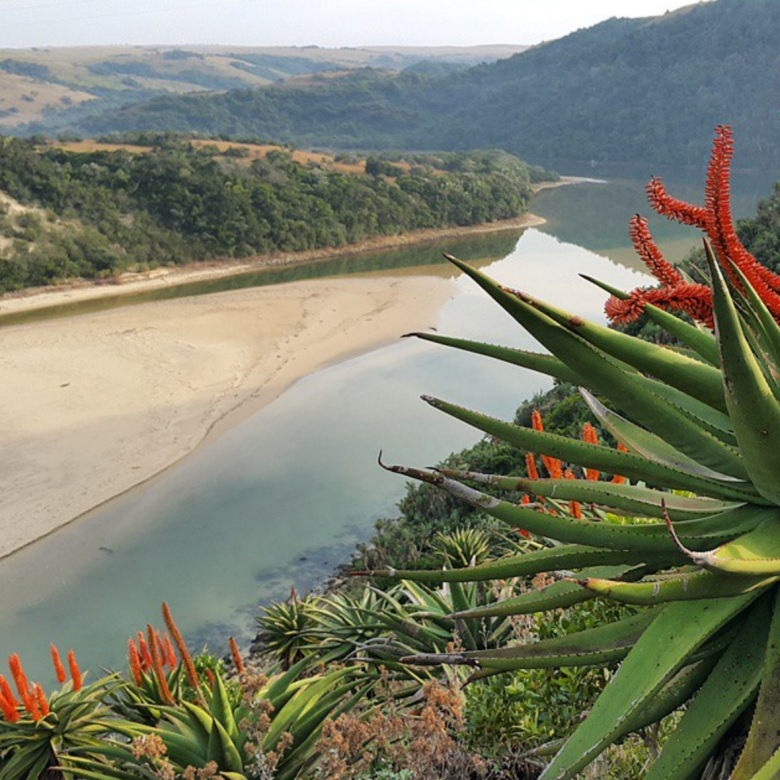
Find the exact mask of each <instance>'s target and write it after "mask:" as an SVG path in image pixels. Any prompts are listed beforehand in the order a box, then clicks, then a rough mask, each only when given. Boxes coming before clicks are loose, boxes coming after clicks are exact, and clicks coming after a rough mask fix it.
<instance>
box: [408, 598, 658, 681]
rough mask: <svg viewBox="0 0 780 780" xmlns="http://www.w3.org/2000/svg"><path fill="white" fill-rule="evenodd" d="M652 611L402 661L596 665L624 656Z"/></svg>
mask: <svg viewBox="0 0 780 780" xmlns="http://www.w3.org/2000/svg"><path fill="white" fill-rule="evenodd" d="M655 614H656V613H655V612H653V610H645V611H644V612H640V613H639V614H638V615H631V616H630V617H627V618H623V619H622V620H618V621H615V622H614V623H607V624H606V625H603V626H597V627H596V628H589V629H586V630H584V631H578V632H577V633H575V634H570V635H568V636H558V637H554V638H552V639H543V640H541V641H540V642H533V643H532V644H528V645H520V646H519V647H506V648H502V649H499V650H478V651H475V652H465V653H426V654H423V655H412V656H407V657H406V658H403V659H402V661H403V662H404V663H409V664H421V665H439V664H443V663H444V664H452V665H465V666H472V667H475V668H478V669H499V670H502V671H512V670H516V669H547V668H551V667H561V666H598V665H601V664H605V663H611V662H613V661H619V660H620V659H622V658H624V657H625V656H626V654H627V653H628V652H629V650H630V649H631V648H632V647H633V646H634V645H635V644H636V643H637V641H639V638H640V637H641V636H642V632H643V631H645V629H647V627H648V626H649V625H650V624H651V623H652V621H653V619H654V618H655Z"/></svg>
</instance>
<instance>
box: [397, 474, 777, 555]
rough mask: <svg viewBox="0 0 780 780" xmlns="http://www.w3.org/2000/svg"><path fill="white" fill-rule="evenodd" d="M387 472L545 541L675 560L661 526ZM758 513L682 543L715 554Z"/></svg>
mask: <svg viewBox="0 0 780 780" xmlns="http://www.w3.org/2000/svg"><path fill="white" fill-rule="evenodd" d="M385 468H386V469H387V470H388V471H393V472H394V473H396V474H402V475H404V476H407V477H412V478H413V479H417V480H420V481H422V482H427V483H428V484H431V485H435V486H436V487H439V488H442V489H443V490H446V491H447V492H448V493H450V494H451V495H453V496H455V497H456V498H460V499H461V500H463V501H465V502H466V503H468V504H471V505H472V506H473V507H475V508H477V509H479V510H480V511H482V512H484V513H485V514H488V515H490V516H491V517H495V518H496V519H497V520H501V521H502V522H505V523H508V524H509V525H512V526H519V527H521V528H524V529H526V530H527V531H530V532H531V533H533V534H537V535H539V536H542V537H549V538H551V539H556V540H558V541H561V542H568V543H572V544H584V545H593V546H597V547H606V548H608V549H612V550H634V551H637V552H640V551H641V552H647V553H653V552H657V553H668V554H673V553H674V551H675V548H676V546H677V545H676V544H675V542H674V541H673V540H672V539H671V538H670V537H669V535H668V533H667V530H666V528H665V527H664V526H663V525H662V524H660V523H656V524H642V525H617V524H613V523H593V522H591V521H589V520H577V519H575V518H573V517H565V516H562V515H551V514H547V513H541V512H537V511H536V510H535V509H529V508H526V507H523V506H517V505H515V504H511V503H509V502H508V501H502V500H500V499H498V498H495V497H494V496H491V495H488V494H487V493H483V492H481V491H479V490H474V489H473V488H470V487H467V486H466V485H464V484H462V483H461V482H456V481H455V480H452V479H448V478H447V477H444V476H443V475H440V474H433V473H430V472H426V471H422V470H421V469H415V468H410V467H408V466H385ZM760 511H761V510H760V509H759V508H756V507H744V508H743V507H737V508H736V509H732V510H730V512H724V513H723V515H724V516H726V525H725V527H716V526H715V524H714V522H713V521H712V519H710V522H709V523H708V524H707V525H706V526H705V527H703V528H694V529H691V530H689V528H690V524H692V523H694V522H696V521H688V523H687V524H685V525H684V526H683V529H682V530H681V531H680V534H679V535H680V537H681V538H684V539H685V541H686V544H687V545H688V546H689V547H691V548H692V549H705V550H706V549H712V547H715V546H717V545H718V542H719V540H725V539H733V538H734V537H735V536H738V535H739V534H741V533H743V532H744V531H746V530H749V529H751V528H753V527H755V525H757V524H758V522H760V520H761V519H762V518H761V517H760V514H759V513H760Z"/></svg>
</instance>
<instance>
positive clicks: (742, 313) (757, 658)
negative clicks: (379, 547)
mask: <svg viewBox="0 0 780 780" xmlns="http://www.w3.org/2000/svg"><path fill="white" fill-rule="evenodd" d="M724 139H725V140H724ZM729 143H730V134H729V133H728V132H727V129H724V128H720V129H719V131H718V138H717V139H716V145H715V153H714V155H713V162H712V163H711V166H710V175H709V178H708V191H707V205H706V206H704V207H691V206H688V204H683V203H682V202H680V201H675V200H674V199H672V198H670V197H669V196H668V195H666V193H665V191H664V190H663V189H662V187H661V185H660V183H659V181H658V180H654V181H653V182H652V183H651V188H650V196H651V203H652V204H653V205H655V206H656V208H657V210H659V211H660V212H661V213H665V214H667V215H669V216H676V218H678V219H680V220H681V221H685V220H684V219H682V218H683V217H686V219H687V221H688V224H691V225H695V226H698V227H701V228H704V229H705V231H706V233H707V235H708V238H709V239H710V241H709V242H708V243H706V244H705V246H706V254H707V260H708V265H709V271H710V284H709V285H698V284H697V285H694V284H692V283H690V282H689V281H686V280H685V278H684V277H683V276H682V275H681V274H680V273H679V272H677V271H674V269H672V267H671V266H669V265H668V264H666V261H665V260H664V259H663V258H662V257H661V256H660V253H659V252H658V250H657V249H656V248H655V246H654V245H653V244H652V238H651V237H650V236H649V232H648V231H647V229H646V225H645V224H643V223H641V222H639V221H635V223H634V230H633V235H634V238H635V243H637V245H638V246H637V248H638V249H640V251H644V256H645V259H646V260H647V262H648V265H649V266H650V267H651V270H653V271H654V273H656V272H657V273H656V276H657V277H658V278H659V281H661V284H662V287H661V288H660V294H655V293H654V292H653V291H650V290H642V291H635V292H634V293H631V294H624V293H621V292H619V291H617V290H613V289H611V288H607V286H606V285H601V286H602V287H604V288H605V289H608V291H609V292H610V293H612V295H613V297H612V299H611V301H610V307H611V308H612V310H613V312H615V311H618V312H619V313H621V316H623V317H624V318H630V317H632V316H634V315H635V314H636V313H637V312H642V313H644V314H646V315H647V316H648V317H649V318H650V319H651V320H652V321H654V322H656V323H657V324H659V325H661V326H662V327H664V328H666V329H667V330H668V332H669V333H670V334H671V335H672V336H673V337H674V340H675V341H676V343H677V344H678V345H680V346H675V347H665V346H659V345H656V344H652V343H649V342H646V341H643V340H640V339H637V338H634V337H631V336H628V335H626V334H624V333H621V332H617V331H614V330H611V329H610V328H607V327H604V326H601V325H597V324H593V323H588V322H585V321H583V320H582V319H580V318H579V317H576V316H574V315H571V314H569V313H567V312H565V311H563V310H561V309H559V308H556V307H554V306H551V305H549V304H547V303H544V302H542V301H540V300H537V299H535V298H533V297H531V296H529V295H526V294H524V293H521V292H518V291H515V290H509V289H505V288H503V287H501V286H500V285H499V284H497V283H496V282H494V281H493V280H491V279H490V278H488V277H487V276H485V275H484V274H482V273H481V272H479V271H477V270H475V269H473V268H471V267H470V266H468V265H467V264H465V263H463V262H461V261H459V260H457V259H456V258H452V257H451V258H449V259H450V260H451V261H452V262H453V263H454V264H455V265H456V266H457V267H458V268H459V269H460V270H461V271H462V272H463V273H465V274H466V275H468V276H469V277H471V278H472V279H473V280H474V281H475V282H476V283H477V284H478V285H479V286H480V287H481V288H482V289H483V290H484V291H485V292H486V293H487V294H488V295H490V296H491V297H492V298H493V299H494V300H495V301H496V302H497V303H498V304H499V305H500V306H501V307H503V309H505V311H506V312H507V313H509V314H510V315H511V316H512V317H513V318H514V319H515V320H516V321H517V322H518V323H519V324H520V325H521V326H522V327H523V328H525V329H526V330H527V331H529V332H530V333H531V335H533V336H534V337H535V338H536V339H537V340H538V341H539V342H540V343H541V344H542V345H543V346H544V347H545V348H546V349H547V350H548V351H549V353H550V354H549V355H540V354H534V353H529V352H524V351H521V350H516V349H509V348H505V347H499V346H494V345H488V344H481V343H476V342H471V341H465V340H462V339H453V338H448V337H446V336H441V335H438V334H428V333H425V334H413V335H416V336H418V337H420V338H423V339H426V340H428V341H432V342H437V343H440V344H444V345H447V346H451V347H455V348H459V349H465V350H468V351H471V352H475V353H478V354H482V355H485V356H488V357H492V358H495V359H498V360H502V361H505V362H508V363H513V364H516V365H518V366H523V367H528V368H532V369H534V370H537V371H542V372H544V373H546V374H549V375H551V376H553V377H556V378H559V379H562V380H565V381H569V382H573V383H575V384H577V385H579V386H580V387H581V388H582V390H581V392H582V395H583V397H584V398H585V400H586V402H587V403H588V405H589V406H590V409H591V411H592V413H593V414H594V416H595V417H596V418H597V419H598V421H599V422H600V423H601V425H602V426H603V428H605V429H607V430H608V431H610V432H611V433H612V434H613V436H614V437H615V438H616V439H617V440H618V442H620V444H621V447H619V448H618V449H617V450H616V449H613V448H611V447H607V446H604V445H602V444H599V443H597V442H595V441H594V440H593V438H591V439H590V440H589V441H577V440H573V439H569V438H566V437H563V436H559V435H556V434H553V433H549V432H545V431H544V430H541V429H540V428H541V426H537V428H536V429H529V428H524V427H520V426H517V425H513V424H510V423H506V422H502V421H500V420H497V419H494V418H491V417H488V416H485V415H483V414H479V413H478V412H475V411H471V410H469V409H465V408H463V407H460V406H457V405H455V404H453V403H449V402H447V401H444V400H439V399H436V398H430V397H425V398H424V400H426V401H427V402H428V403H429V404H430V405H431V406H433V407H434V408H436V409H439V410H440V411H442V412H444V413H445V414H448V415H450V416H452V417H455V418H457V419H459V420H462V421H463V422H465V423H467V424H469V425H471V426H473V427H474V428H476V429H478V430H479V431H482V432H483V433H485V434H488V435H490V436H493V437H497V438H499V439H502V440H504V441H506V442H509V443H510V444H512V445H514V446H516V447H518V448H520V449H521V450H525V451H526V452H535V453H544V458H545V459H546V461H545V462H546V463H547V462H551V463H553V465H555V464H556V463H558V464H560V462H563V463H564V468H565V464H568V465H569V466H570V467H574V468H576V467H580V468H582V469H584V470H585V473H586V474H587V478H585V479H582V478H578V479H571V478H567V476H568V477H571V476H572V474H571V473H569V474H568V475H566V474H565V473H562V472H561V469H560V468H559V467H558V466H556V467H555V468H554V469H553V470H552V471H551V470H550V467H549V466H548V471H550V473H551V474H554V476H553V477H551V478H546V479H545V478H538V475H533V477H534V478H529V477H528V476H517V477H513V476H510V477H506V476H494V475H488V474H478V473H473V472H464V471H456V470H449V469H440V470H435V469H434V470H422V469H416V468H409V467H404V466H386V468H388V469H390V470H391V471H393V472H396V473H398V474H401V475H404V476H407V477H412V478H415V479H418V480H421V481H423V482H427V483H430V484H432V485H436V486H438V487H439V488H441V489H443V490H446V491H448V492H450V493H451V494H453V495H455V496H457V497H459V498H461V499H462V500H464V501H465V502H467V503H469V504H471V505H473V506H475V507H478V508H479V509H480V510H481V511H482V512H485V513H487V514H489V515H491V516H493V517H495V518H497V519H499V520H501V521H504V522H505V523H508V524H510V525H512V526H516V527H519V528H522V529H524V530H526V531H528V532H530V533H531V534H534V535H536V536H537V537H541V538H543V539H544V540H546V541H547V545H548V546H546V547H545V548H544V549H540V550H536V551H533V552H529V553H527V554H523V555H515V556H508V557H504V558H499V559H497V560H492V561H487V562H484V563H481V564H479V565H476V566H473V567H469V568H460V569H449V570H441V571H397V570H384V571H381V572H375V573H377V574H381V575H382V576H386V577H387V576H389V577H396V578H399V579H404V580H407V581H419V582H451V583H455V582H472V581H488V580H496V579H501V578H507V577H523V576H533V575H537V574H541V573H549V574H550V575H551V577H552V580H553V581H552V584H550V585H549V586H548V587H546V588H543V589H541V590H538V591H532V592H529V593H525V594H522V595H521V596H516V597H513V598H511V599H509V600H507V601H505V602H503V603H498V604H492V605H490V607H489V608H488V609H487V610H486V609H482V610H480V609H476V610H471V611H468V612H463V613H459V614H458V615H457V617H459V618H478V617H480V616H487V615H488V614H489V615H496V614H502V615H511V614H523V613H531V612H539V611H544V610H548V609H554V608H561V607H568V606H570V605H572V604H574V603H577V602H582V601H585V600H587V599H592V598H606V599H613V600H616V601H619V602H623V603H626V604H634V605H642V606H643V607H644V608H643V609H639V610H634V611H630V612H627V613H626V615H625V616H623V617H622V618H620V619H617V620H615V621H614V622H612V623H608V624H604V625H601V626H598V627H595V628H591V629H588V630H585V631H581V632H579V633H576V634H573V635H569V636H564V637H556V638H554V639H549V640H543V641H539V642H536V643H533V644H527V645H520V646H506V647H502V648H500V649H497V650H493V649H489V650H477V651H469V650H464V651H461V652H454V653H437V654H422V655H415V656H410V657H408V658H407V659H405V660H406V661H407V662H409V663H415V664H458V665H467V666H470V667H472V668H473V670H474V677H475V678H480V677H485V676H489V675H492V674H498V673H501V672H502V671H508V670H516V669H523V668H539V667H565V666H583V665H586V666H587V665H602V664H607V663H615V662H619V667H618V669H617V671H616V672H615V674H614V675H613V676H612V678H611V679H610V682H609V683H608V684H607V686H606V687H605V689H604V691H603V692H602V694H601V695H600V697H599V698H598V700H597V701H596V703H595V705H594V706H593V708H592V710H591V712H590V714H589V715H588V716H587V718H585V720H584V721H583V722H582V723H581V724H580V725H579V726H578V727H577V728H576V729H575V730H574V731H573V733H572V734H571V735H570V736H569V738H568V739H567V740H566V742H565V744H563V746H562V747H560V749H559V750H558V752H557V754H556V755H555V756H554V758H553V759H552V760H551V762H550V763H549V764H548V766H547V767H546V769H545V771H544V773H543V775H542V778H543V779H544V780H565V778H570V777H573V776H574V775H576V774H577V773H578V772H579V771H581V770H582V769H583V768H584V767H586V766H587V765H588V764H589V763H590V762H591V761H593V760H594V759H595V758H596V757H597V756H598V755H599V754H600V753H601V752H602V751H604V750H605V749H606V748H607V747H609V746H610V745H612V744H614V743H616V742H618V741H619V740H621V739H622V738H624V737H625V736H626V735H627V734H629V733H631V732H633V731H637V730H639V729H641V728H644V727H646V726H648V725H650V724H652V723H655V722H657V721H659V720H660V719H662V718H663V717H665V716H666V715H667V714H669V713H671V712H672V711H674V710H676V709H678V708H680V707H681V705H683V704H685V703H687V707H686V708H685V711H684V714H683V715H682V716H681V717H680V719H679V723H678V725H677V726H676V729H675V730H674V732H673V733H672V735H671V737H670V738H669V739H668V741H667V742H666V744H665V746H664V749H663V751H662V753H661V754H660V756H659V757H658V758H657V760H656V761H655V762H654V763H653V764H652V765H651V766H650V767H649V769H648V770H647V772H646V775H645V777H646V778H647V780H684V779H685V780H687V779H689V778H694V777H699V776H700V773H701V772H702V770H703V769H704V767H705V765H706V764H707V762H708V761H709V760H710V759H711V758H712V757H713V756H715V755H716V754H717V752H718V748H719V745H722V743H723V741H724V738H726V739H728V738H729V737H728V735H729V734H734V733H736V732H737V731H740V730H741V731H742V732H746V733H747V740H746V743H745V744H744V748H743V749H742V751H741V755H740V757H739V760H738V762H737V764H736V767H735V768H734V769H733V771H732V774H731V778H732V780H748V778H752V779H753V780H769V779H770V778H775V777H778V776H780V702H779V699H780V590H779V589H778V581H779V580H780V327H779V326H778V313H780V306H776V305H775V303H776V300H775V299H776V298H777V297H778V296H777V292H776V291H775V290H776V289H780V279H777V277H774V276H773V275H772V274H770V273H769V272H766V269H763V267H758V266H757V264H755V261H754V260H753V258H751V257H750V256H749V255H748V254H747V252H746V250H744V248H743V247H742V246H741V244H739V243H738V240H737V239H736V234H735V233H734V231H733V227H732V226H731V221H730V213H729V209H728V163H729V161H730V146H729ZM664 209H665V210H664ZM673 271H674V272H673ZM778 301H780V299H778ZM654 302H655V303H657V304H658V305H654ZM622 304H625V305H622ZM621 306H622V307H621ZM775 308H777V311H775ZM680 311H684V312H686V313H687V314H689V315H690V316H691V317H693V319H694V320H695V321H697V322H696V323H695V324H691V323H690V322H689V321H688V320H686V319H684V318H681V317H680V316H678V314H677V312H680ZM708 325H711V326H712V328H710V327H708ZM599 474H602V475H610V474H611V475H620V477H622V478H625V479H621V478H619V477H618V478H614V479H613V480H611V481H606V479H605V478H604V477H603V476H602V477H601V478H599ZM594 475H595V476H594ZM517 491H524V492H526V493H528V494H531V495H533V496H535V497H536V500H535V501H534V502H533V503H532V504H527V503H526V504H519V505H518V504H516V503H515V502H514V501H512V500H509V499H508V497H507V493H506V492H512V493H513V494H515V495H516V492H517ZM566 502H570V503H569V504H568V507H569V509H568V511H567V503H566ZM575 508H576V511H574V509H575Z"/></svg>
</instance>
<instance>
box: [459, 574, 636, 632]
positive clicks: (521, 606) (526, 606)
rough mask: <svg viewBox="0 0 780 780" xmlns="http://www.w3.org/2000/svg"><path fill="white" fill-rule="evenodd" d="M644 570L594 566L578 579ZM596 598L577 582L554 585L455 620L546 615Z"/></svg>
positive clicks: (460, 614) (607, 577) (464, 614)
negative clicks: (536, 613)
mask: <svg viewBox="0 0 780 780" xmlns="http://www.w3.org/2000/svg"><path fill="white" fill-rule="evenodd" d="M643 570H644V567H643V566H626V565H622V566H594V567H592V568H589V569H583V570H582V571H581V572H578V575H577V576H579V577H582V578H588V577H601V578H605V579H611V580H613V579H615V578H616V577H621V578H625V577H626V576H629V577H630V576H632V575H635V576H639V575H641V573H642V571H643ZM593 597H594V596H593V594H592V593H589V592H588V591H587V590H585V589H584V588H582V587H581V586H580V585H578V584H576V583H574V582H554V583H552V584H551V585H548V586H547V587H545V588H542V589H541V590H536V591H531V592H529V593H521V594H520V595H519V596H513V597H512V598H508V599H503V600H502V601H497V602H496V603H495V604H490V605H488V606H486V607H478V608H476V609H468V610H465V611H463V612H456V613H454V614H453V615H452V617H460V618H470V619H473V618H487V617H506V616H508V615H527V614H530V613H531V612H543V611H545V610H548V609H565V608H566V607H570V606H572V605H573V604H580V603H582V602H583V601H588V600H589V599H592V598H593Z"/></svg>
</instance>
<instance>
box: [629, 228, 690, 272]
mask: <svg viewBox="0 0 780 780" xmlns="http://www.w3.org/2000/svg"><path fill="white" fill-rule="evenodd" d="M628 233H629V235H630V236H631V243H633V245H634V249H635V250H636V253H637V254H638V255H639V257H640V258H641V259H642V262H644V264H645V265H646V266H647V270H648V271H650V273H651V274H652V275H653V276H654V277H655V278H656V279H658V281H659V282H661V284H662V285H663V286H664V287H674V286H675V285H676V284H680V282H683V281H685V280H684V279H683V277H682V274H681V273H680V272H679V271H678V270H677V269H676V268H675V267H674V266H673V265H672V264H671V263H670V262H669V261H668V260H667V259H666V258H665V257H664V256H663V253H662V252H661V250H660V249H659V248H658V246H657V245H656V243H655V241H653V236H652V235H651V233H650V228H649V227H648V224H647V220H646V219H645V218H644V217H640V216H639V214H634V216H633V217H631V221H630V222H629V227H628Z"/></svg>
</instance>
